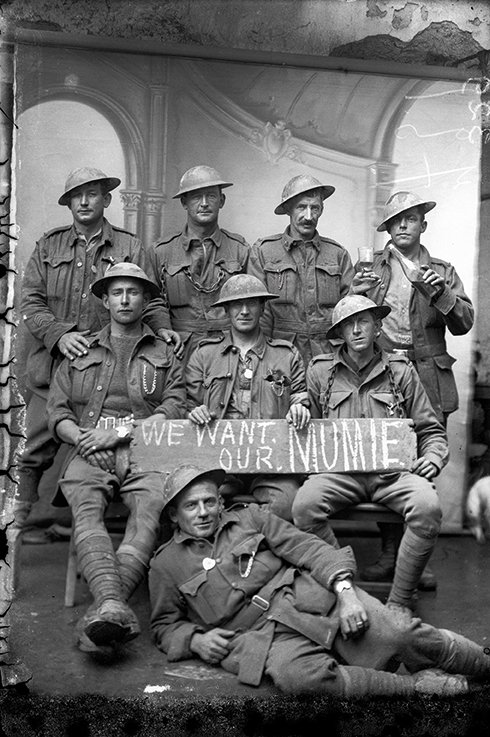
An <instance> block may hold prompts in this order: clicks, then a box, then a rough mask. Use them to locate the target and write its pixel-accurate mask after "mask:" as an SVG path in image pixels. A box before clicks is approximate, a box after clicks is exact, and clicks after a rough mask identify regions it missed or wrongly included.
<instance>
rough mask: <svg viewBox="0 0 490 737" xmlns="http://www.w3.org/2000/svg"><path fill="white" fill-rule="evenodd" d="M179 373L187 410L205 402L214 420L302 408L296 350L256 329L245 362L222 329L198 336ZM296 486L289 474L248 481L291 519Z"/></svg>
mask: <svg viewBox="0 0 490 737" xmlns="http://www.w3.org/2000/svg"><path fill="white" fill-rule="evenodd" d="M185 375H186V382H187V409H188V410H189V411H191V410H192V409H194V408H195V407H198V406H200V405H202V404H205V405H206V406H207V407H208V409H209V411H210V412H211V413H214V414H215V416H216V417H217V418H218V419H224V418H227V419H241V418H253V419H267V420H272V419H283V418H285V417H286V415H287V413H288V411H289V409H290V407H291V405H292V404H294V403H297V402H298V403H301V404H304V405H306V406H308V398H307V393H306V384H305V373H304V366H303V361H302V360H301V356H300V355H299V353H298V351H297V349H296V348H295V347H294V346H293V345H291V343H288V342H287V341H285V340H275V339H273V338H266V337H265V336H264V335H263V334H262V333H261V334H260V337H259V340H258V341H257V343H256V345H255V346H254V347H253V348H252V349H250V350H249V351H248V353H247V358H246V361H245V362H244V361H242V360H241V359H240V351H239V349H238V348H237V347H236V346H235V345H234V344H233V340H232V336H231V334H230V333H229V332H228V331H227V332H226V333H225V334H223V335H221V336H216V337H214V338H208V339H207V340H206V339H205V340H202V341H201V342H200V344H199V346H198V348H197V349H196V350H195V351H194V353H193V354H192V355H191V357H190V359H189V362H188V364H187V368H186V372H185ZM244 393H246V395H245V397H246V398H245V403H246V406H244V403H243V399H244ZM297 489H298V481H297V479H296V477H292V476H286V475H285V476H277V477H273V476H258V477H254V478H253V481H252V490H253V493H254V496H255V498H256V499H257V500H258V501H261V502H270V504H271V508H272V509H273V511H275V512H276V514H279V515H280V516H282V517H284V518H285V519H291V505H292V501H293V499H294V496H295V494H296V491H297Z"/></svg>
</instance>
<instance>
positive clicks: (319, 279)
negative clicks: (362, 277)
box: [249, 229, 354, 365]
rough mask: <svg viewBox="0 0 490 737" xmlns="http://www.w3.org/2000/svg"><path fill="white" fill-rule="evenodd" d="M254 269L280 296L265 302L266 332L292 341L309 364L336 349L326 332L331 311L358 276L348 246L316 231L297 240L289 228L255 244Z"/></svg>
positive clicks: (269, 287) (263, 325)
mask: <svg viewBox="0 0 490 737" xmlns="http://www.w3.org/2000/svg"><path fill="white" fill-rule="evenodd" d="M249 273H250V274H253V275H254V276H256V277H258V278H259V279H261V280H262V281H263V282H264V284H265V285H266V286H267V289H268V290H269V291H270V292H272V293H273V294H277V295H279V299H275V300H273V301H270V302H268V303H267V305H266V307H265V311H264V317H263V320H262V323H261V325H262V328H263V330H264V332H265V333H266V335H270V336H272V337H273V338H282V339H284V340H289V341H290V342H291V343H293V344H294V345H295V346H296V347H297V349H298V350H299V352H300V354H301V356H302V358H303V360H304V362H305V365H308V362H309V361H310V359H311V357H312V356H315V355H317V354H319V353H325V352H327V351H329V350H330V349H331V345H330V343H329V341H328V340H327V339H326V337H325V334H326V332H327V330H328V329H329V328H330V326H331V324H332V311H333V308H334V307H335V305H336V304H337V302H338V301H339V300H340V299H341V297H344V296H345V295H346V294H347V293H348V291H349V288H350V285H351V281H352V278H353V276H354V270H353V268H352V262H351V259H350V256H349V254H348V252H347V251H346V249H345V248H344V247H343V246H341V245H340V244H339V243H336V241H333V240H331V239H330V238H324V237H323V236H321V235H319V234H318V233H317V232H316V233H315V235H314V237H313V239H312V240H311V241H308V242H303V241H294V240H293V239H292V238H291V236H290V235H289V229H286V231H285V232H284V233H280V234H278V235H272V236H269V237H267V238H261V239H259V240H258V241H257V242H256V243H255V244H254V245H253V246H252V249H251V252H250V264H249Z"/></svg>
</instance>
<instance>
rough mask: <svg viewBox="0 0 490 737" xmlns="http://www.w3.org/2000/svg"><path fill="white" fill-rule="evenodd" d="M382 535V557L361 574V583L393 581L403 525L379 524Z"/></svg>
mask: <svg viewBox="0 0 490 737" xmlns="http://www.w3.org/2000/svg"><path fill="white" fill-rule="evenodd" d="M378 527H379V532H380V535H381V555H380V556H379V558H378V560H377V561H376V563H374V564H373V565H372V566H367V567H366V568H363V569H362V570H361V572H360V574H359V577H360V580H361V581H392V580H393V574H394V572H395V563H396V556H397V553H398V548H399V546H400V542H401V539H402V536H403V525H401V524H396V523H394V522H379V523H378Z"/></svg>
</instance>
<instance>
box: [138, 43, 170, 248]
mask: <svg viewBox="0 0 490 737" xmlns="http://www.w3.org/2000/svg"><path fill="white" fill-rule="evenodd" d="M149 90H150V108H149V110H150V120H149V145H148V158H147V161H148V176H147V183H148V184H147V186H148V189H147V192H146V195H145V198H144V205H143V208H144V242H145V244H146V245H150V244H151V243H153V242H154V241H155V240H156V239H157V238H158V236H159V235H160V234H161V231H162V211H163V205H164V203H165V177H166V158H167V114H168V111H167V102H168V61H167V59H165V58H164V57H160V56H152V57H151V70H150V85H149Z"/></svg>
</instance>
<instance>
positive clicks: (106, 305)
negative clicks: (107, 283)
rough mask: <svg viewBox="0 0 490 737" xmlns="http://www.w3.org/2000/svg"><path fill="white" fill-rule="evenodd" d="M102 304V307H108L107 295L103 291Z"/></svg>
mask: <svg viewBox="0 0 490 737" xmlns="http://www.w3.org/2000/svg"><path fill="white" fill-rule="evenodd" d="M102 304H103V305H104V307H105V308H106V310H108V309H109V297H108V296H107V294H106V293H105V292H104V294H103V295H102Z"/></svg>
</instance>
